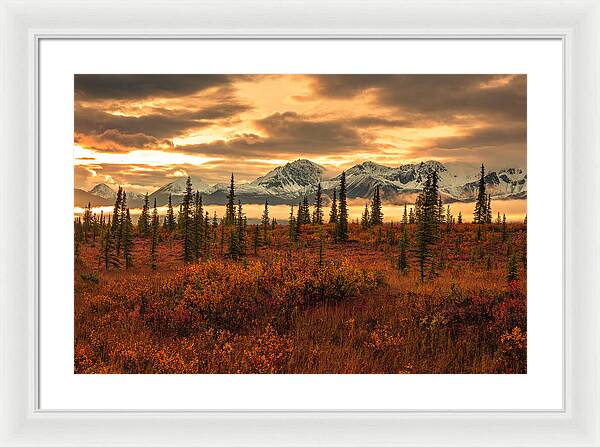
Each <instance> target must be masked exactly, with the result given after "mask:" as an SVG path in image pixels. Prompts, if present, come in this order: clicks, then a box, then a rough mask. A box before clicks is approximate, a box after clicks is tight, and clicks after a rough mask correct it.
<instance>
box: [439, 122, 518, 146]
mask: <svg viewBox="0 0 600 447" xmlns="http://www.w3.org/2000/svg"><path fill="white" fill-rule="evenodd" d="M526 141H527V128H526V126H522V125H520V126H503V127H485V128H481V129H474V130H472V131H471V132H470V133H468V134H465V135H457V136H451V137H442V138H435V139H432V140H431V141H429V143H428V146H430V147H433V148H440V149H466V148H481V147H499V146H504V145H506V144H522V145H524V144H525V143H526Z"/></svg>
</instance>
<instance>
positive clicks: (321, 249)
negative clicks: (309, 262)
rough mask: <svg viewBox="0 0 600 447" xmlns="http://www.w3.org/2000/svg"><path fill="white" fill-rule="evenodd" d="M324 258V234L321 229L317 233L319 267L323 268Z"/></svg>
mask: <svg viewBox="0 0 600 447" xmlns="http://www.w3.org/2000/svg"><path fill="white" fill-rule="evenodd" d="M324 258H325V232H324V231H323V230H322V229H321V231H320V232H319V267H323V261H324Z"/></svg>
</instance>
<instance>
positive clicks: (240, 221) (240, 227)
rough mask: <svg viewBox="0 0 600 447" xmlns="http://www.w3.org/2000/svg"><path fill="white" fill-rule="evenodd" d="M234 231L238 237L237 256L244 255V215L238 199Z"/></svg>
mask: <svg viewBox="0 0 600 447" xmlns="http://www.w3.org/2000/svg"><path fill="white" fill-rule="evenodd" d="M236 228H237V230H236V233H237V239H238V243H237V245H238V254H239V256H246V217H245V216H244V212H243V210H242V202H240V201H239V200H238V208H237V219H236Z"/></svg>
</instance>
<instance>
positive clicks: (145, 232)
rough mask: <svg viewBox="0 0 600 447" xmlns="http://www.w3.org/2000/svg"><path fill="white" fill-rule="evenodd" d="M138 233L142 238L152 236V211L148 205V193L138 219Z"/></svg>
mask: <svg viewBox="0 0 600 447" xmlns="http://www.w3.org/2000/svg"><path fill="white" fill-rule="evenodd" d="M138 232H139V234H140V236H143V237H147V236H149V235H150V210H149V205H148V193H146V195H145V196H144V205H143V206H142V212H141V213H140V217H139V219H138Z"/></svg>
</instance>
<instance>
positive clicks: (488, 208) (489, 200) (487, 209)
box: [485, 194, 492, 224]
mask: <svg viewBox="0 0 600 447" xmlns="http://www.w3.org/2000/svg"><path fill="white" fill-rule="evenodd" d="M485 223H487V224H491V223H492V196H491V195H490V194H488V195H487V204H486V206H485Z"/></svg>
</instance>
